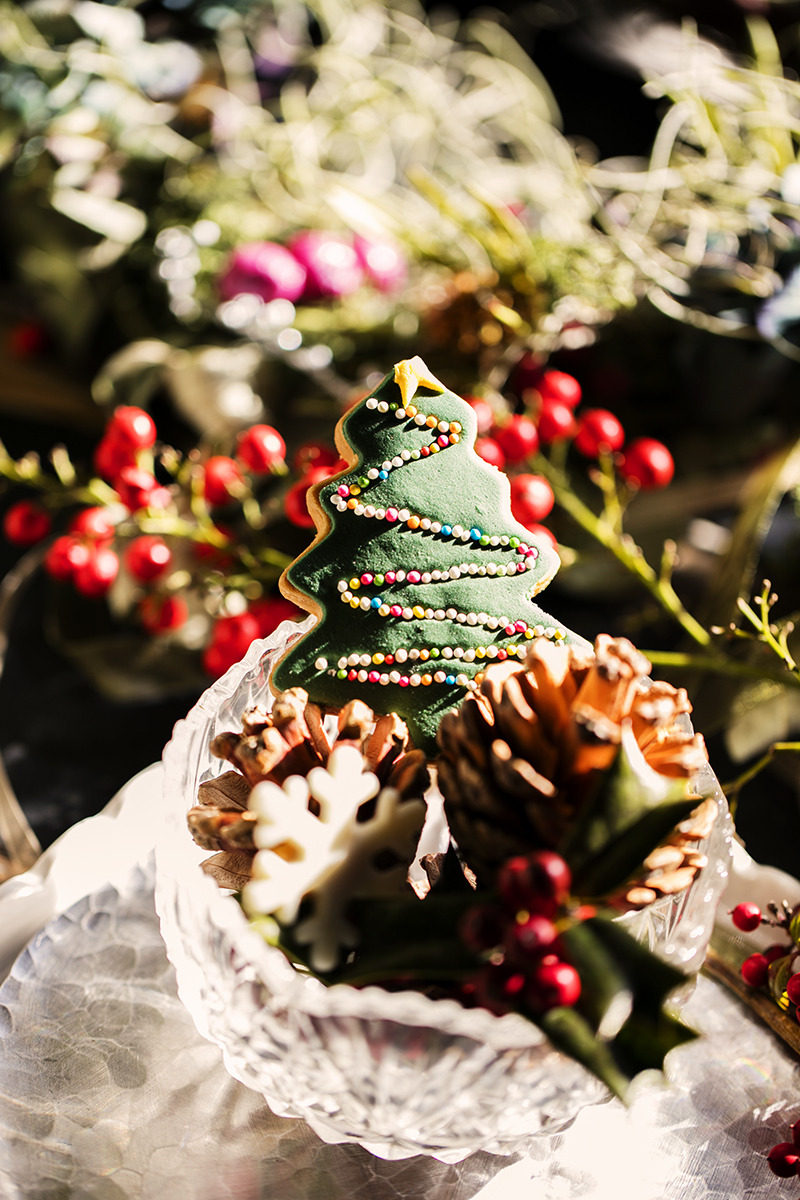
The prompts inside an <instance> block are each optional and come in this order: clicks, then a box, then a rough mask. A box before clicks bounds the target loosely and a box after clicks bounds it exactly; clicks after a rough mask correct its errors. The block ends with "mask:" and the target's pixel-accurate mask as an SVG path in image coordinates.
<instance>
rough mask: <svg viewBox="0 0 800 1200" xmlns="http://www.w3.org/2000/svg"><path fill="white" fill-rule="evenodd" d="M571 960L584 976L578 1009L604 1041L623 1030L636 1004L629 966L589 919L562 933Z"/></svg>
mask: <svg viewBox="0 0 800 1200" xmlns="http://www.w3.org/2000/svg"><path fill="white" fill-rule="evenodd" d="M560 941H561V944H562V945H563V947H564V952H565V954H566V957H567V959H568V960H569V962H571V963H572V965H573V967H575V969H576V970H577V972H578V974H579V975H580V977H581V997H580V1000H579V1001H578V1006H577V1007H578V1009H579V1010H580V1012H581V1014H582V1015H583V1017H584V1018H585V1019H586V1020H587V1021H588V1022H589V1024H590V1025H591V1028H592V1030H593V1031H594V1033H595V1034H596V1035H597V1036H599V1037H600V1039H601V1040H602V1041H608V1040H609V1039H610V1038H612V1037H614V1036H616V1034H617V1033H619V1030H620V1028H621V1027H622V1025H623V1024H624V1022H625V1021H626V1020H627V1019H628V1017H629V1016H630V1014H631V1010H632V1008H633V993H632V992H631V989H630V986H629V980H628V977H627V975H626V973H625V970H624V969H623V968H622V967H620V965H619V964H618V963H617V962H616V961H615V959H614V956H613V954H612V953H611V952H610V951H609V950H608V949H607V948H606V946H604V945H603V942H602V941H601V940H600V939H599V938H598V937H597V936H596V934H595V932H594V929H593V928H592V925H591V923H590V922H589V921H581V922H579V923H578V924H575V925H573V926H572V927H571V928H569V929H566V930H564V931H563V933H562V934H561V939H560Z"/></svg>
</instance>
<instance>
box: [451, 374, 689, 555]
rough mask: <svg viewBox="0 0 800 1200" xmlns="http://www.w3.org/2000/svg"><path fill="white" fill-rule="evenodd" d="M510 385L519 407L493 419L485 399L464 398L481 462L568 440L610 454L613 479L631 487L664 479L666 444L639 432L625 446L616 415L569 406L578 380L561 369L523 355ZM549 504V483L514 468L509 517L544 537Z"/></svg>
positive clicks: (510, 458) (593, 453) (515, 460)
mask: <svg viewBox="0 0 800 1200" xmlns="http://www.w3.org/2000/svg"><path fill="white" fill-rule="evenodd" d="M513 385H514V389H515V390H516V391H517V392H518V393H519V394H520V395H521V397H522V400H523V403H524V405H525V410H526V411H525V412H524V413H515V414H514V415H512V416H511V417H509V418H507V419H506V420H502V419H501V420H498V419H497V418H496V415H495V412H494V409H493V408H492V406H491V405H490V404H489V403H488V402H487V401H486V400H481V399H477V398H475V399H471V400H470V404H471V405H472V408H473V409H474V411H475V413H476V416H477V418H478V432H479V437H478V439H477V441H476V443H475V448H476V450H477V452H478V454H480V456H481V458H483V459H484V460H485V461H486V462H489V463H491V464H492V465H493V466H495V467H498V468H500V470H504V469H505V468H506V467H511V468H518V467H520V466H521V465H522V464H524V463H525V462H527V461H528V460H529V459H530V458H531V457H532V456H533V455H534V454H536V453H537V451H538V450H539V448H540V447H541V446H552V445H554V444H556V443H558V442H568V441H569V442H571V444H572V445H573V446H574V448H575V449H576V450H577V451H578V453H579V454H581V455H583V456H584V457H585V458H589V459H597V458H599V457H600V455H601V454H603V453H606V454H611V455H613V460H614V466H615V468H616V470H617V472H618V473H619V475H620V477H621V478H622V479H623V480H624V481H625V483H627V484H629V485H630V486H632V487H635V488H643V489H653V488H662V487H666V485H667V484H668V483H669V482H670V481H671V479H672V477H673V474H674V472H675V464H674V462H673V459H672V455H671V454H670V452H669V450H668V449H667V447H666V446H665V445H664V444H663V443H662V442H659V441H656V439H655V438H650V437H640V438H636V439H634V440H633V441H631V442H630V443H629V444H628V445H627V446H626V445H625V430H624V428H623V426H622V424H621V422H620V421H619V420H618V418H617V417H616V416H615V415H614V414H613V413H612V412H609V411H608V409H605V408H586V409H583V410H582V411H581V412H580V413H578V412H577V411H576V410H577V409H578V406H579V405H580V402H581V398H582V391H581V385H580V383H579V382H578V380H577V379H575V378H574V376H572V375H569V374H567V372H565V371H558V370H555V369H544V368H542V367H541V366H540V365H539V364H538V363H536V361H535V360H533V359H529V358H527V357H526V358H523V359H522V361H521V363H520V365H519V366H518V368H517V371H516V374H515V377H514V380H513ZM553 503H554V498H553V492H552V489H551V487H550V484H549V483H548V482H547V480H546V479H545V478H544V477H543V476H541V475H533V474H514V475H513V477H512V481H511V509H512V512H513V514H514V516H515V517H516V519H517V520H518V521H519V522H520V523H521V524H522V525H525V526H526V527H527V528H528V529H530V530H531V531H532V532H533V533H537V534H540V535H541V534H544V535H545V536H548V531H547V530H543V529H542V527H541V525H540V524H539V522H541V521H543V520H545V519H546V517H547V516H548V515H549V513H550V511H551V509H552V507H553Z"/></svg>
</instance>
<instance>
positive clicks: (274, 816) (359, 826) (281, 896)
mask: <svg viewBox="0 0 800 1200" xmlns="http://www.w3.org/2000/svg"><path fill="white" fill-rule="evenodd" d="M379 788H380V784H379V781H378V778H377V776H375V775H374V774H373V773H372V772H371V771H365V770H364V759H363V757H362V754H361V751H360V750H358V749H357V748H356V747H355V746H336V747H334V749H333V751H332V753H331V756H330V758H329V760H328V766H327V768H325V767H315V768H314V769H313V770H311V771H309V773H308V776H307V777H306V778H302V777H301V776H299V775H293V776H291V777H290V778H289V779H287V780H286V781H285V783H284V785H283V787H278V786H277V784H274V783H260V784H259V785H258V786H257V787H256V788H254V789H253V793H252V796H251V799H250V807H251V809H252V810H253V811H254V812H255V814H256V816H257V824H256V829H255V831H254V839H255V843H256V846H257V847H258V853H257V854H256V856H255V859H254V862H253V879H252V880H251V881H250V883H248V884H247V885H246V886H245V888H244V890H243V893H242V902H243V904H244V907H245V909H246V911H247V912H248V913H249V914H250V915H256V914H259V915H271V916H275V917H276V918H277V919H278V920H279V921H280V922H281V923H282V924H284V925H291V924H292V923H293V922H294V921H295V920H296V919H297V913H298V910H299V908H300V903H301V901H302V900H303V898H304V897H305V896H309V897H311V899H312V901H313V911H312V913H311V914H310V915H309V916H308V917H306V918H305V919H304V920H303V921H302V922H301V923H300V924H299V925H298V926H297V928H296V929H295V931H294V933H295V936H296V938H297V940H298V942H299V943H300V944H301V945H304V946H305V945H308V946H309V947H310V949H309V962H310V965H311V967H312V968H313V969H314V970H315V971H329V970H331V969H332V968H333V967H334V966H336V964H337V962H338V961H339V954H340V948H341V947H346V948H352V947H353V946H355V945H356V944H357V941H358V933H357V930H355V929H354V928H353V926H352V924H351V923H350V922H349V921H348V920H347V918H346V916H345V912H346V909H347V905H348V903H349V901H350V900H351V899H354V898H356V897H359V898H364V897H369V896H378V895H387V894H391V893H396V892H398V891H399V890H400V889H401V888H402V886H403V883H404V881H405V879H406V874H407V870H408V864H409V862H410V861H411V860H412V859H413V857H414V851H415V849H416V845H417V841H418V840H419V835H420V832H421V830H422V825H423V822H424V819H425V804H424V802H423V801H421V800H419V801H417V800H401V799H400V795H399V793H398V792H397V790H396V789H395V788H384V789H383V790H382V791H380V793H379ZM374 796H377V797H378V798H377V801H376V805H375V812H374V814H373V816H372V817H371V818H370V819H369V820H367V821H358V820H357V814H358V809H359V807H360V806H361V805H362V804H363V803H364V801H366V800H371V799H372V798H373V797H374ZM309 797H311V798H313V799H314V800H315V801H316V802H317V804H318V805H319V809H320V812H319V816H315V815H314V814H313V813H311V812H309V810H308V801H309ZM381 851H391V852H392V855H393V857H394V858H395V859H396V860H397V862H396V865H391V866H389V867H388V868H386V869H381V868H380V867H378V866H376V865H375V856H376V855H377V854H378V853H380V852H381Z"/></svg>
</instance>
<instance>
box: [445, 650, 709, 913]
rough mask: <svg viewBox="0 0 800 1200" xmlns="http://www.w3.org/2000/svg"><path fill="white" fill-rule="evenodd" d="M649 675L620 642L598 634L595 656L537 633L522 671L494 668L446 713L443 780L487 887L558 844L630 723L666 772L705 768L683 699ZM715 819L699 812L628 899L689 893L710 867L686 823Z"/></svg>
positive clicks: (469, 859) (455, 830)
mask: <svg viewBox="0 0 800 1200" xmlns="http://www.w3.org/2000/svg"><path fill="white" fill-rule="evenodd" d="M649 671H650V663H649V662H648V661H647V659H646V658H645V657H644V656H643V655H642V654H640V653H639V651H638V650H636V649H635V647H634V646H633V645H632V644H631V643H630V642H629V641H627V640H625V639H623V638H620V639H613V638H610V637H608V636H607V635H601V636H600V637H599V638H598V639H597V641H596V643H595V648H594V655H591V653H589V654H586V653H584V652H583V651H580V650H577V649H576V648H575V647H573V646H563V645H561V646H559V645H555V644H553V643H552V642H549V641H547V640H546V639H544V638H539V639H537V640H536V641H535V642H533V643H532V645H531V648H530V650H529V652H528V656H527V660H526V662H525V663H524V664H520V663H514V664H512V663H510V662H505V663H498V664H493V665H492V666H490V667H489V668H488V669H487V671H486V672H485V674H484V678H483V681H482V683H481V686H480V690H479V691H477V692H473V693H471V694H470V695H469V696H468V697H467V698H466V699H465V700H464V701H463V703H462V704H461V706H460V708H459V709H457V710H456V711H455V712H453V713H450V714H448V715H447V716H445V717H444V719H443V720H442V723H441V725H440V728H439V738H438V740H439V746H440V749H441V757H440V758H439V762H438V771H439V785H440V787H441V791H442V794H443V796H444V798H445V812H446V814H447V819H448V821H449V824H450V830H451V833H452V835H453V838H454V840H455V842H456V844H457V846H458V848H459V850H460V852H461V854H462V855H463V857H464V859H465V860H466V863H467V864H468V866H469V867H470V868H471V869H472V870H473V871H474V873H475V875H476V876H477V879H478V882H479V883H481V884H484V885H485V884H490V883H491V881H492V879H493V878H494V876H495V874H496V872H497V870H498V868H499V866H500V865H501V863H502V862H504V861H505V859H507V858H510V857H512V856H514V855H518V854H527V853H530V852H531V851H534V850H538V849H557V848H558V846H559V845H560V844H561V842H562V839H563V838H564V835H565V834H566V832H567V831H568V829H569V828H570V826H571V825H572V823H573V821H574V819H575V817H576V816H577V814H578V813H580V812H581V811H582V809H583V807H584V805H585V804H586V803H587V801H588V800H589V798H590V796H591V795H592V793H593V791H594V788H595V786H596V784H597V780H598V773H599V772H602V771H604V770H606V769H607V768H608V767H609V766H610V765H611V763H612V762H613V761H614V758H615V756H616V754H617V750H618V747H619V744H620V740H621V736H622V730H623V725H624V724H625V723H626V722H630V726H631V728H632V731H633V733H634V736H635V738H636V741H637V744H638V745H639V748H640V749H641V751H642V754H643V756H644V758H645V760H646V762H647V763H648V764H649V766H651V767H652V768H653V769H654V770H655V771H657V772H659V773H660V774H662V775H667V776H671V777H676V778H682V779H686V780H687V781H688V780H689V779H690V778H691V777H692V776H693V775H694V774H695V773H696V772H697V770H698V769H699V768H700V766H701V765H702V764H703V763H704V762H705V761H706V755H705V745H704V742H703V739H702V737H701V736H700V735H699V734H692V733H689V732H687V731H686V730H685V729H684V728H683V727H682V725H681V723H680V721H679V717H680V715H681V714H682V713H688V712H689V710H690V704H689V701H688V697H687V695H686V692H685V691H684V690H683V689H676V688H673V687H672V686H671V685H669V684H667V683H653V684H650V683H649V681H646V680H645V678H644V677H645V676H646V675H647V674H648V673H649ZM711 806H712V807H713V809H714V812H716V806H715V805H714V804H713V802H711ZM709 813H710V809H709V808H708V806H707V804H706V805H701V806H700V808H699V809H698V810H696V812H695V813H694V814H692V815H693V817H696V820H695V821H694V824H692V823H691V818H690V822H688V823H687V822H684V825H686V829H684V830H683V832H682V833H681V834H678V832H677V831H676V834H675V838H674V840H673V841H672V842H671V843H670V846H671V849H670V852H669V854H668V855H667V854H666V853H664V854H661V856H660V857H653V858H652V862H651V861H650V860H648V862H647V863H646V864H645V867H646V875H645V876H644V877H643V879H642V880H641V881H639V882H640V891H639V893H638V901H637V894H636V890H635V888H634V886H633V885H631V886H630V887H629V888H628V890H627V893H626V897H625V902H626V904H628V905H633V904H636V903H637V902H638V903H639V904H645V903H649V902H650V901H651V900H652V899H654V898H655V896H656V895H657V894H659V892H662V893H663V892H666V891H668V890H678V888H679V887H680V886H686V884H687V883H688V882H689V881H690V878H691V877H692V876H693V875H694V872H695V871H696V870H697V869H698V868H699V866H701V865H703V862H702V856H700V855H698V854H697V852H696V846H697V842H698V841H699V840H700V837H702V836H705V834H702V833H701V834H700V835H699V836H695V835H694V833H692V832H691V831H690V826H691V830H694V829H695V827H696V828H697V829H703V828H705V825H706V823H707V821H708V819H709ZM706 832H707V831H706ZM662 849H663V848H662V847H659V850H662ZM690 873H691V875H690ZM659 880H660V881H661V883H660V884H659ZM631 892H632V893H633V896H632V897H631V896H630V893H631Z"/></svg>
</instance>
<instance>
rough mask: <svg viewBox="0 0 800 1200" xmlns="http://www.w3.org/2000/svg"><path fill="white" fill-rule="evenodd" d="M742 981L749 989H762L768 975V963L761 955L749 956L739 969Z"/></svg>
mask: <svg viewBox="0 0 800 1200" xmlns="http://www.w3.org/2000/svg"><path fill="white" fill-rule="evenodd" d="M739 971H740V973H741V976H742V979H743V980H744V981H745V983H746V984H748V985H749V986H750V987H763V986H764V984H765V983H766V982H767V977H768V975H769V963H768V962H767V960H766V958H765V957H764V955H763V954H751V955H750V957H749V958H746V959H745V960H744V962H743V963H742V965H741V967H740V968H739Z"/></svg>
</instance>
